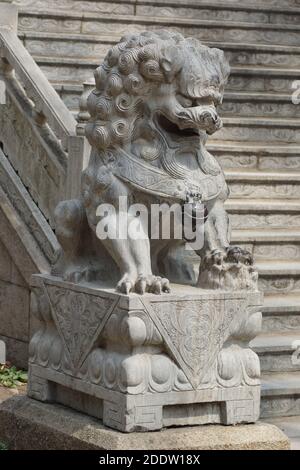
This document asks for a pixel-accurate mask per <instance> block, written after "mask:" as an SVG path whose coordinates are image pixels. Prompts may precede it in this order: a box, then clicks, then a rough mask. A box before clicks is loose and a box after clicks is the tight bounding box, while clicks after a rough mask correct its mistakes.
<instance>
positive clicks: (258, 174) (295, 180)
mask: <svg viewBox="0 0 300 470" xmlns="http://www.w3.org/2000/svg"><path fill="white" fill-rule="evenodd" d="M225 175H226V180H227V182H228V183H229V187H230V197H232V198H253V197H255V198H266V199H269V198H277V199H280V198H283V199H294V198H299V197H300V172H299V171H285V172H282V171H281V172H278V171H272V170H269V171H255V170H231V171H230V170H226V171H225Z"/></svg>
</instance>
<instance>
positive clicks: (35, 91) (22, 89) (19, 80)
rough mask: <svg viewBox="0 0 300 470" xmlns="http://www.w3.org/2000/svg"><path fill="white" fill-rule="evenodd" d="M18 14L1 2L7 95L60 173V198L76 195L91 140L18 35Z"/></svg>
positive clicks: (0, 50) (1, 69) (0, 51)
mask: <svg viewBox="0 0 300 470" xmlns="http://www.w3.org/2000/svg"><path fill="white" fill-rule="evenodd" d="M17 15H18V11H17V7H16V6H15V5H11V4H7V3H4V4H3V3H0V60H1V63H0V80H1V79H2V81H3V82H4V84H5V92H6V96H7V97H9V99H10V100H11V101H12V102H13V104H14V106H15V108H16V109H18V111H19V115H20V116H21V117H22V120H24V119H25V120H26V125H27V124H28V125H29V126H30V129H31V131H32V133H33V135H34V139H37V141H38V145H39V146H40V147H41V148H42V150H43V153H44V154H46V155H47V160H49V162H50V163H49V165H50V166H53V167H54V171H55V173H56V174H57V175H59V180H60V188H61V192H60V194H59V199H61V198H62V197H63V198H64V197H74V196H76V195H78V191H79V186H80V174H81V169H82V166H83V162H84V158H85V155H87V143H86V142H85V139H84V137H82V136H78V135H76V124H77V122H76V120H75V119H74V117H73V116H72V114H71V113H70V111H69V110H68V108H67V107H66V106H65V104H64V103H63V102H62V100H61V98H60V97H59V96H58V94H57V93H56V92H55V90H54V88H53V87H52V85H51V84H50V83H49V82H48V80H47V78H46V77H45V75H44V74H43V72H42V71H41V70H40V68H39V67H38V65H37V64H36V63H35V61H34V60H33V58H32V57H31V55H30V54H29V53H28V51H27V50H26V49H25V47H24V46H23V44H22V42H21V41H20V40H19V38H18V37H17V33H16V30H17ZM4 100H5V97H4ZM2 104H3V102H2ZM0 131H1V130H0ZM6 140H9V139H6ZM5 146H6V145H5V143H4V148H5ZM8 156H9V155H8ZM9 158H10V156H9ZM25 172H26V169H25ZM19 174H20V173H19ZM23 176H24V177H23ZM20 177H21V179H22V181H23V183H24V184H25V186H29V191H30V192H31V193H32V194H33V193H35V194H38V192H39V191H38V188H36V187H35V188H34V187H33V188H30V185H28V178H27V175H26V174H25V175H22V174H20ZM29 179H30V178H29ZM25 180H26V181H25ZM31 189H32V190H31ZM35 202H37V203H38V204H39V201H35ZM39 205H40V204H39ZM43 212H44V215H45V216H46V217H47V218H48V219H51V216H52V214H51V212H52V211H51V210H50V214H48V213H45V211H43ZM46 212H47V211H46Z"/></svg>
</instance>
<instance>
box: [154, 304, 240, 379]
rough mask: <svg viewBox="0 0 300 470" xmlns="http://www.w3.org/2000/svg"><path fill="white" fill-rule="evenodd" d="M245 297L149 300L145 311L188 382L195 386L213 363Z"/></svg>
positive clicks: (236, 318) (228, 334)
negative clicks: (166, 300) (149, 302)
mask: <svg viewBox="0 0 300 470" xmlns="http://www.w3.org/2000/svg"><path fill="white" fill-rule="evenodd" d="M241 308H245V299H213V300H211V299H210V300H206V299H203V300H202V299H200V300H193V301H186V300H176V301H169V302H151V304H150V305H148V312H149V314H150V316H151V317H152V318H153V321H154V323H155V324H156V325H157V326H158V329H159V331H160V333H161V334H162V335H163V337H164V340H165V343H166V345H167V346H168V349H169V350H170V352H171V353H172V355H173V356H174V358H175V359H176V361H177V363H178V364H179V366H180V367H181V368H182V370H183V372H184V373H185V374H186V376H187V378H188V379H189V381H190V383H191V385H192V386H193V387H194V388H197V387H198V386H199V385H200V383H201V380H202V379H203V377H204V376H205V374H206V372H207V371H208V369H209V368H210V367H211V366H212V365H213V363H214V361H215V360H216V358H217V355H218V353H219V352H220V350H221V349H222V346H223V345H224V342H225V341H226V340H227V339H228V337H229V336H230V326H231V324H232V322H233V321H238V316H239V312H240V311H241Z"/></svg>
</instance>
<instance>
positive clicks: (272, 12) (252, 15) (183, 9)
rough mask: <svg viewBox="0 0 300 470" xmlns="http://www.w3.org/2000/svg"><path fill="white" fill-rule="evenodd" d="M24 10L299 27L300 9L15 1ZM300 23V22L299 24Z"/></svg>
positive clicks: (148, 1) (165, 1)
mask: <svg viewBox="0 0 300 470" xmlns="http://www.w3.org/2000/svg"><path fill="white" fill-rule="evenodd" d="M14 3H17V4H18V6H19V7H20V11H22V12H25V13H26V11H27V9H28V8H35V9H38V10H42V11H45V10H46V11H51V10H52V11H58V10H69V9H70V10H72V11H77V12H82V13H86V12H89V13H101V14H102V15H107V14H111V15H114V14H118V15H138V16H147V17H148V16H150V17H153V16H155V17H157V16H158V17H166V18H169V17H179V18H195V19H200V20H201V19H202V20H212V19H216V20H224V21H246V22H249V21H251V22H258V23H275V24H276V23H287V24H299V17H300V10H299V8H296V7H295V6H293V5H288V6H286V7H285V8H283V6H282V5H280V4H278V5H273V4H271V3H268V2H264V3H262V4H261V3H260V4H256V5H253V4H249V3H248V4H242V3H240V2H231V1H230V2H225V1H218V2H207V1H204V2H203V1H201V3H200V2H199V1H197V0H192V1H189V0H185V1H182V2H180V4H178V3H177V2H175V1H174V0H159V1H156V0H154V1H153V0H127V1H126V0H125V1H121V2H120V1H118V0H115V1H112V2H110V1H108V0H102V1H98V0H97V1H95V0H94V1H91V0H90V1H89V2H82V1H80V0H59V1H58V0H54V1H53V0H51V2H49V0H39V2H36V1H33V0H31V1H30V0H15V2H14ZM297 20H298V21H297Z"/></svg>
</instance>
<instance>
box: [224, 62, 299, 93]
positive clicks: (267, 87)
mask: <svg viewBox="0 0 300 470" xmlns="http://www.w3.org/2000/svg"><path fill="white" fill-rule="evenodd" d="M299 74H300V70H298V69H291V68H280V67H260V66H247V65H245V66H243V65H240V66H234V67H232V68H231V75H230V77H229V81H228V85H227V86H226V90H227V92H229V91H232V92H233V91H234V92H237V91H244V92H248V93H249V92H250V93H252V92H266V93H271V92H272V93H282V94H287V93H290V94H291V95H292V92H293V90H292V84H293V82H294V81H296V80H298V79H299Z"/></svg>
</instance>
